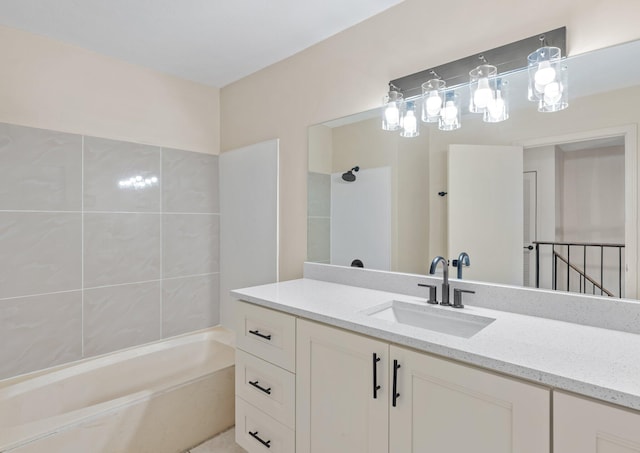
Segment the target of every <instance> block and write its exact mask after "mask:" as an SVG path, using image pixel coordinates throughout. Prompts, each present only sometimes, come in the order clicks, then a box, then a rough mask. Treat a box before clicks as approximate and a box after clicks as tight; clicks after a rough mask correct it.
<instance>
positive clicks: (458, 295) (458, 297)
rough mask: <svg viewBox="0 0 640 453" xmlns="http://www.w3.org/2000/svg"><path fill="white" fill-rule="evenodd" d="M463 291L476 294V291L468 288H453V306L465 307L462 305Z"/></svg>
mask: <svg viewBox="0 0 640 453" xmlns="http://www.w3.org/2000/svg"><path fill="white" fill-rule="evenodd" d="M462 293H468V294H475V293H476V292H475V291H470V290H468V289H460V288H453V305H452V307H453V308H464V305H462Z"/></svg>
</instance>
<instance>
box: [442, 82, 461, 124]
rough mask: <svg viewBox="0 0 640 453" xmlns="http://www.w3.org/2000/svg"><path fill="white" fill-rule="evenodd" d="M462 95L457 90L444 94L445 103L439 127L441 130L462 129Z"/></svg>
mask: <svg viewBox="0 0 640 453" xmlns="http://www.w3.org/2000/svg"><path fill="white" fill-rule="evenodd" d="M460 110H461V108H460V96H459V95H458V93H456V92H455V91H447V92H446V93H445V94H444V105H443V106H442V110H441V112H440V118H439V119H438V129H440V130H441V131H454V130H456V129H460V126H461V124H460V116H461V112H460Z"/></svg>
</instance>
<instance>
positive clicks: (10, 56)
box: [0, 27, 220, 154]
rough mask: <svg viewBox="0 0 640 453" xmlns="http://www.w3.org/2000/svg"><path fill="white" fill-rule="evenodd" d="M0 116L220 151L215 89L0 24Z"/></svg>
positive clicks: (81, 131)
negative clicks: (0, 67) (0, 64)
mask: <svg viewBox="0 0 640 453" xmlns="http://www.w3.org/2000/svg"><path fill="white" fill-rule="evenodd" d="M0 61H2V70H0V122H7V123H13V124H19V125H24V126H32V127H39V128H44V129H53V130H57V131H64V132H72V133H77V134H83V135H93V136H98V137H106V138H112V139H119V140H126V141H132V142H137V143H147V144H152V145H159V146H165V147H172V148H179V149H185V150H190V151H198V152H203V153H210V154H219V136H220V121H219V115H220V113H219V108H220V107H219V104H220V96H219V90H218V89H217V88H211V87H207V86H204V85H201V84H197V83H194V82H189V81H186V80H182V79H179V78H176V77H172V76H169V75H166V74H162V73H159V72H156V71H152V70H150V69H146V68H142V67H140V66H135V65H132V64H128V63H125V62H122V61H120V60H116V59H114V58H110V57H106V56H103V55H99V54H97V53H94V52H91V51H88V50H85V49H82V48H80V47H76V46H73V45H69V44H65V43H62V42H59V41H55V40H52V39H49V38H45V37H41V36H37V35H34V34H30V33H26V32H23V31H19V30H15V29H11V28H7V27H0Z"/></svg>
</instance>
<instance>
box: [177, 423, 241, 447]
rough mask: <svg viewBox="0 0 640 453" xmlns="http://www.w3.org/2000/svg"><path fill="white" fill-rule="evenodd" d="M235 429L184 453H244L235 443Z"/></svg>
mask: <svg viewBox="0 0 640 453" xmlns="http://www.w3.org/2000/svg"><path fill="white" fill-rule="evenodd" d="M235 436H236V431H235V428H231V429H228V430H226V431H225V432H223V433H220V434H218V435H217V436H216V437H214V438H212V439H209V440H208V441H206V442H205V443H203V444H200V445H198V446H197V447H195V448H192V449H191V450H188V451H186V452H185V453H246V452H247V450H245V449H244V448H242V447H240V446H239V445H238V444H236V442H235Z"/></svg>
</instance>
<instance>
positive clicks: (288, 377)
mask: <svg viewBox="0 0 640 453" xmlns="http://www.w3.org/2000/svg"><path fill="white" fill-rule="evenodd" d="M295 387H296V380H295V375H294V374H292V373H290V372H288V371H286V370H283V369H282V368H279V367H277V366H275V365H272V364H270V363H268V362H265V361H264V360H260V359H259V358H257V357H254V356H252V355H251V354H247V353H246V352H243V351H241V350H236V395H238V396H240V397H242V399H244V400H245V401H247V402H249V403H251V404H252V405H254V406H256V407H257V408H258V409H260V410H262V411H263V412H266V413H267V414H269V415H270V416H272V417H273V418H275V419H276V420H278V421H279V422H281V423H284V424H285V425H287V426H288V427H290V428H294V427H295V397H296V390H295Z"/></svg>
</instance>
